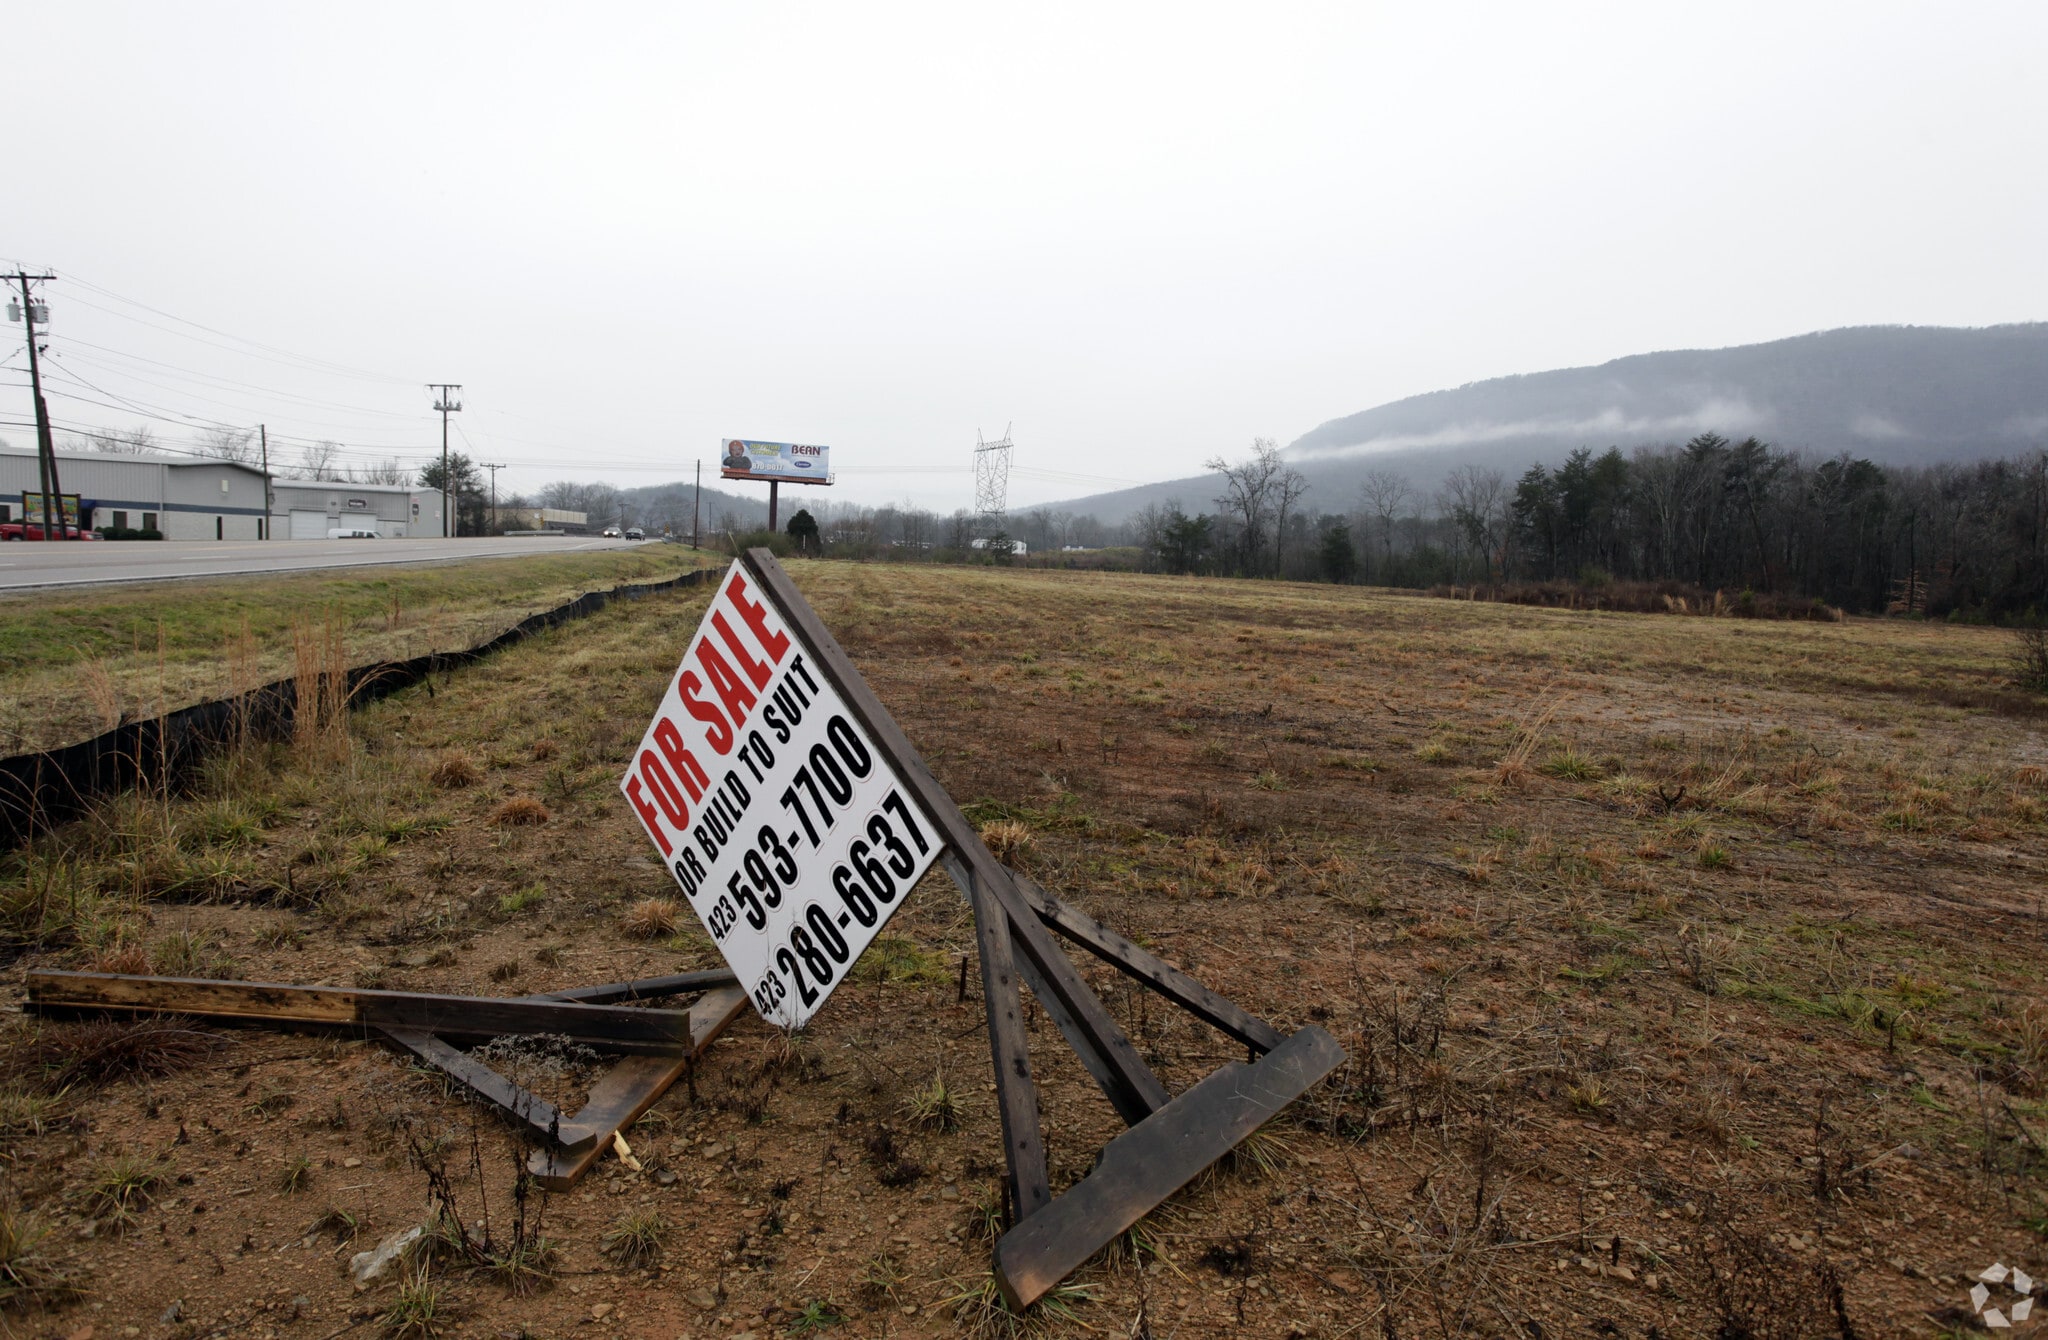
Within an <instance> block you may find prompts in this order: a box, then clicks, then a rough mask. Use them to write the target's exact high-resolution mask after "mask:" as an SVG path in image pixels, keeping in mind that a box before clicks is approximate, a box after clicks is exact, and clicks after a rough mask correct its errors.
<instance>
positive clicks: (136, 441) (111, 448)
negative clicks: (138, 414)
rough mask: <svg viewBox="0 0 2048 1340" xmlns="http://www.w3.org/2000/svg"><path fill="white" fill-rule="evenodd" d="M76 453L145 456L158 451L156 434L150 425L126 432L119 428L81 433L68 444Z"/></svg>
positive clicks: (138, 426)
mask: <svg viewBox="0 0 2048 1340" xmlns="http://www.w3.org/2000/svg"><path fill="white" fill-rule="evenodd" d="M67 445H69V446H70V448H71V449H72V450H74V451H92V452H99V453H101V454H102V455H113V456H145V455H148V454H149V453H150V452H152V451H155V450H156V449H157V444H156V434H154V433H152V432H150V430H149V425H148V424H137V425H136V426H135V427H133V428H131V429H129V430H128V431H126V432H123V431H121V430H120V429H118V428H107V429H102V430H100V431H99V432H93V433H81V434H79V435H77V436H75V437H73V438H72V439H71V441H70V442H69V443H68V444H67Z"/></svg>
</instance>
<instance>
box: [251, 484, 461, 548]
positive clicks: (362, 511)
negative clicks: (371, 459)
mask: <svg viewBox="0 0 2048 1340" xmlns="http://www.w3.org/2000/svg"><path fill="white" fill-rule="evenodd" d="M270 494H271V502H270V509H271V510H270V516H271V524H272V525H273V526H274V527H275V529H276V534H277V536H278V538H280V539H287V540H324V539H326V538H327V536H328V533H329V532H330V531H334V530H348V529H356V528H362V529H368V530H374V531H376V532H377V534H379V535H381V536H383V537H385V538H386V539H398V538H401V537H403V536H407V535H424V536H429V537H434V538H438V537H439V536H440V534H441V494H440V491H439V490H437V489H415V488H408V487H406V486H405V485H403V484H342V483H336V482H333V481H330V480H319V479H277V480H273V481H271V486H270Z"/></svg>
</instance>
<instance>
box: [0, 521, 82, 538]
mask: <svg viewBox="0 0 2048 1340" xmlns="http://www.w3.org/2000/svg"><path fill="white" fill-rule="evenodd" d="M42 538H43V527H42V524H41V523H40V522H38V523H36V524H34V525H30V524H29V523H28V522H26V521H8V522H0V540H40V539H42ZM64 538H65V539H67V540H100V539H105V538H106V537H105V536H102V535H95V534H94V533H93V532H91V531H85V532H84V533H82V534H81V533H80V532H79V529H78V527H76V526H66V527H64Z"/></svg>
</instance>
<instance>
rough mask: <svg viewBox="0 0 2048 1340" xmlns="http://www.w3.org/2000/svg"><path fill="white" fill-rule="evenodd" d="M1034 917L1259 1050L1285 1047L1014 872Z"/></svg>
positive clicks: (1262, 1024) (1259, 1022)
mask: <svg viewBox="0 0 2048 1340" xmlns="http://www.w3.org/2000/svg"><path fill="white" fill-rule="evenodd" d="M1010 877H1011V879H1012V880H1013V881H1014V882H1015V883H1016V885H1017V889H1018V891H1019V892H1020V893H1022V894H1023V895H1024V900H1025V902H1026V904H1027V905H1029V907H1030V908H1031V911H1032V912H1033V914H1035V915H1036V916H1037V918H1038V919H1039V920H1040V921H1042V922H1044V923H1045V924H1046V925H1048V926H1050V927H1052V929H1054V930H1056V931H1058V932H1059V933H1060V934H1061V935H1064V936H1066V937H1067V938H1068V939H1070V940H1072V941H1073V942H1074V943H1075V944H1077V945H1079V946H1081V947H1082V948H1083V949H1085V950H1087V951H1088V952H1089V953H1091V954H1093V955H1095V956H1096V957H1097V958H1099V959H1101V960H1103V961H1104V962H1105V963H1108V964H1109V965H1110V966H1111V967H1113V968H1115V969H1116V970H1117V971H1119V972H1121V973H1124V974H1126V975H1127V976H1130V977H1134V978H1136V979H1137V980H1138V981H1140V982H1143V983H1144V984H1145V985H1146V986H1149V987H1151V988H1152V989H1153V990H1154V991H1157V992H1158V993H1159V994H1160V995H1162V996H1165V997H1166V998H1167V999H1168V1000H1170V1001H1172V1002H1173V1003H1174V1004H1176V1005H1178V1006H1180V1007H1181V1008H1182V1009H1184V1010H1186V1011H1187V1012H1188V1013H1190V1014H1192V1015H1194V1016H1195V1017H1196V1018H1197V1019H1200V1020H1201V1021H1202V1022H1204V1023H1206V1024H1210V1025H1212V1026H1214V1027H1216V1028H1218V1029H1221V1030H1222V1031H1223V1032H1225V1033H1228V1034H1229V1035H1230V1036H1231V1037H1233V1038H1236V1039H1237V1040H1238V1041H1239V1042H1242V1043H1243V1044H1245V1045H1246V1046H1247V1047H1250V1048H1252V1049H1253V1050H1255V1051H1262V1052H1269V1051H1272V1050H1273V1049H1274V1048H1275V1047H1277V1046H1279V1045H1280V1030H1279V1029H1277V1028H1275V1027H1273V1025H1271V1024H1269V1023H1267V1022H1266V1021H1265V1020H1264V1019H1261V1018H1259V1017H1258V1016H1257V1015H1254V1014H1251V1013H1249V1012H1247V1011H1245V1010H1242V1009H1239V1008H1238V1007H1237V1006H1236V1005H1233V1004H1232V1003H1231V1002H1230V1001H1228V1000H1225V999H1224V998H1223V997H1222V996H1219V995H1217V994H1216V993H1215V992H1214V991H1211V990H1210V989H1209V988H1208V987H1206V986H1203V985H1202V984H1201V983H1200V982H1198V981H1196V980H1195V979H1194V978H1192V977H1190V976H1188V975H1187V974H1186V973H1184V972H1182V971H1181V970H1180V969H1179V968H1176V967H1174V966H1173V965H1172V964H1169V963H1166V962H1163V961H1162V960H1161V959H1160V958H1159V957H1158V956H1157V955H1156V954H1150V953H1147V952H1146V951H1145V950H1143V949H1140V948H1139V947H1138V946H1137V945H1134V944H1132V943H1131V942H1130V941H1129V940H1126V939H1125V938H1124V937H1123V936H1121V935H1118V934H1117V933H1116V932H1115V931H1113V930H1111V929H1109V927H1107V926H1105V925H1103V924H1102V923H1101V922H1099V921H1097V920H1096V919H1095V918H1093V917H1091V916H1089V915H1088V914H1087V913H1086V912H1083V911H1082V910H1081V909H1079V908H1078V907H1075V906H1074V905H1073V904H1071V903H1069V902H1067V901H1066V900H1065V899H1063V898H1061V897H1059V896H1058V895H1057V894H1054V893H1052V892H1051V891H1050V890H1048V889H1046V888H1045V887H1044V886H1043V885H1041V884H1039V883H1037V882H1036V881H1034V880H1032V879H1031V878H1029V877H1028V876H1025V875H1020V874H1017V873H1016V872H1015V871H1011V872H1010Z"/></svg>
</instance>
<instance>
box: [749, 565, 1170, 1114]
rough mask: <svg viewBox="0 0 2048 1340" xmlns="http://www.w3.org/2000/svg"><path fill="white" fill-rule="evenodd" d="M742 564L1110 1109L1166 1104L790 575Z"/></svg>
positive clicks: (1145, 1109) (1140, 1110) (1162, 1091)
mask: <svg viewBox="0 0 2048 1340" xmlns="http://www.w3.org/2000/svg"><path fill="white" fill-rule="evenodd" d="M745 561H746V564H747V566H748V568H749V569H751V570H752V572H753V574H754V579H755V580H756V581H757V582H759V583H760V585H761V588H762V590H763V591H764V592H765V593H766V594H767V596H768V598H769V599H770V600H772V601H773V602H774V603H775V606H776V608H777V609H778V610H779V611H780V612H781V614H782V617H783V618H784V619H785V620H787V621H788V622H789V623H790V625H791V626H793V627H794V628H796V629H797V630H798V632H799V633H800V634H801V635H802V637H803V639H804V641H805V642H806V643H808V644H809V646H810V648H811V650H812V653H813V655H814V656H815V657H816V658H817V661H818V667H819V669H821V670H823V671H824V672H825V675H826V677H827V678H829V679H830V680H831V681H832V682H833V684H834V686H836V687H837V688H838V690H839V694H840V697H841V698H843V699H844V700H845V702H846V706H847V708H848V710H850V711H851V712H853V714H854V715H855V716H857V717H859V718H860V720H861V724H862V725H863V726H865V727H866V728H867V730H868V733H869V734H870V735H871V736H872V737H873V738H874V740H875V741H876V742H877V743H878V744H880V745H881V747H882V750H883V752H884V753H885V754H886V755H887V756H888V757H889V758H890V759H891V760H892V761H893V762H894V763H895V764H896V767H897V770H898V771H899V772H900V773H901V774H902V777H903V782H904V785H905V786H907V787H909V788H910V789H911V791H913V792H914V793H915V798H916V801H917V805H918V808H919V809H921V810H923V811H924V813H925V817H926V818H927V819H929V820H930V821H931V822H932V824H933V826H934V827H936V828H937V829H938V830H939V834H940V836H942V837H943V838H944V839H945V842H946V845H947V846H948V847H951V848H952V849H953V851H954V852H955V853H956V854H957V855H959V856H960V858H961V859H962V861H963V862H964V863H965V864H966V865H967V866H968V867H969V868H970V869H971V870H972V872H973V879H972V880H971V881H970V883H971V884H972V885H974V886H975V887H976V888H978V889H979V890H981V892H982V893H983V894H984V895H985V896H986V897H987V898H988V899H990V900H992V902H993V905H994V906H995V907H997V908H999V909H1001V911H1002V912H1003V913H1004V916H1005V919H1006V920H1007V921H1008V923H1009V925H1008V926H1007V928H1006V929H1005V934H1004V938H1005V939H1006V940H1007V941H1009V943H1010V947H1011V948H1012V949H1013V950H1014V951H1016V952H1018V953H1021V955H1022V956H1024V957H1026V958H1028V959H1030V961H1031V966H1032V967H1033V968H1035V969H1036V970H1037V973H1038V976H1039V978H1040V979H1041V980H1042V982H1043V983H1044V985H1045V986H1046V988H1047V991H1048V993H1049V994H1050V995H1051V996H1053V997H1055V998H1057V999H1058V1001H1059V1003H1060V1006H1061V1008H1062V1009H1063V1010H1064V1011H1065V1012H1066V1015H1067V1017H1068V1019H1069V1020H1070V1021H1071V1022H1072V1024H1073V1026H1074V1027H1075V1028H1076V1029H1077V1030H1079V1031H1080V1033H1081V1034H1082V1035H1084V1036H1085V1037H1086V1038H1087V1040H1088V1046H1089V1048H1090V1049H1091V1050H1093V1051H1094V1052H1095V1053H1096V1054H1097V1055H1098V1056H1099V1057H1101V1058H1102V1061H1103V1064H1104V1066H1105V1067H1106V1069H1107V1072H1108V1073H1109V1075H1110V1076H1111V1077H1112V1080H1113V1082H1112V1083H1110V1084H1108V1085H1105V1086H1104V1092H1105V1093H1107V1095H1108V1097H1109V1101H1110V1103H1111V1105H1112V1106H1114V1107H1115V1108H1116V1110H1117V1112H1118V1113H1119V1114H1121V1115H1122V1116H1123V1118H1124V1119H1125V1120H1126V1121H1139V1120H1142V1119H1143V1118H1144V1117H1145V1116H1147V1115H1148V1114H1150V1113H1152V1112H1155V1111H1157V1110H1158V1109H1159V1108H1160V1107H1162V1106H1164V1105H1165V1103H1166V1101H1167V1095H1166V1088H1165V1086H1164V1085H1162V1084H1161V1083H1160V1082H1159V1077H1158V1076H1156V1075H1154V1074H1153V1073H1152V1071H1151V1069H1150V1068H1149V1067H1148V1066H1146V1064H1145V1062H1144V1061H1143V1059H1141V1058H1140V1057H1139V1055H1138V1049H1137V1048H1135V1047H1133V1046H1132V1045H1131V1040H1130V1039H1129V1038H1127V1037H1125V1036H1124V1033H1123V1030H1122V1029H1120V1028H1118V1027H1117V1025H1116V1021H1115V1020H1114V1019H1112V1018H1111V1017H1110V1015H1109V1011H1108V1010H1107V1009H1105V1008H1103V1004H1102V1002H1101V1001H1100V1000H1098V999H1097V998H1096V996H1095V993H1094V992H1093V991H1090V990H1089V989H1088V984H1087V983H1086V982H1084V981H1082V980H1081V974H1080V973H1079V972H1077V971H1075V969H1074V965H1073V963H1072V962H1071V961H1070V960H1069V959H1068V958H1067V956H1066V955H1065V954H1064V953H1062V952H1061V950H1060V947H1059V946H1058V945H1057V944H1055V943H1054V942H1053V939H1052V937H1051V936H1050V935H1047V934H1046V933H1045V929H1044V927H1042V926H1040V925H1039V924H1038V922H1037V920H1036V919H1035V918H1034V916H1033V915H1032V913H1031V912H1030V910H1029V909H1028V908H1027V907H1026V906H1025V903H1024V899H1023V897H1022V896H1021V895H1020V894H1018V892H1017V890H1016V889H1015V888H1014V887H1013V886H1012V885H1011V883H1010V875H1009V872H1008V871H1007V870H1005V869H1003V867H1002V865H1001V864H999V863H998V862H997V861H996V859H995V857H993V856H991V855H989V851H988V848H987V847H986V846H985V845H984V844H983V843H982V840H981V838H980V836H979V835H978V834H977V833H976V832H975V831H974V825H972V824H970V823H968V822H967V816H966V815H964V814H962V813H961V812H960V807H959V806H958V805H956V804H954V803H953V797H952V796H950V795H948V794H947V792H946V788H945V787H943V786H941V785H940V784H939V780H938V778H936V777H934V776H932V772H931V768H930V767H929V766H927V765H926V763H925V761H924V757H923V755H921V754H919V753H918V752H917V748H916V747H915V746H914V745H912V744H911V743H910V738H909V737H908V736H906V735H905V734H904V733H903V728H902V727H900V726H898V725H897V724H896V720H895V718H894V717H892V716H890V715H889V711H888V709H887V708H885V707H883V706H882V704H881V701H880V700H879V699H878V698H876V697H875V692H874V690H873V689H871V688H869V687H868V683H867V680H865V679H863V678H862V677H861V673H860V671H859V669H858V668H856V667H855V666H854V664H853V660H852V658H850V657H849V656H847V654H846V650H845V648H843V647H841V646H840V645H839V643H838V641H837V640H836V639H835V638H834V637H833V636H832V634H831V632H830V630H828V629H827V628H826V627H825V624H824V621H823V620H821V619H819V618H818V615H817V612H816V611H815V610H813V609H812V608H811V607H810V604H809V602H807V601H806V600H805V599H804V598H803V595H802V593H801V592H799V591H798V590H797V589H796V584H795V583H794V582H792V581H791V580H790V578H789V574H788V573H787V572H785V571H783V568H782V565H781V564H780V563H778V562H776V561H775V555H773V554H771V553H769V552H768V551H767V550H766V549H749V550H747V551H746V554H745ZM955 878H956V879H957V878H958V876H957V875H956V876H955ZM964 891H965V890H964V889H963V892H964ZM971 897H972V895H970V900H971ZM981 910H982V909H981V905H980V904H977V905H976V914H977V915H979V914H980V911H981ZM1041 998H1043V997H1041ZM991 1036H993V1035H991Z"/></svg>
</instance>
